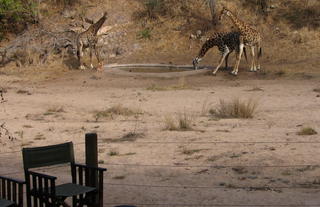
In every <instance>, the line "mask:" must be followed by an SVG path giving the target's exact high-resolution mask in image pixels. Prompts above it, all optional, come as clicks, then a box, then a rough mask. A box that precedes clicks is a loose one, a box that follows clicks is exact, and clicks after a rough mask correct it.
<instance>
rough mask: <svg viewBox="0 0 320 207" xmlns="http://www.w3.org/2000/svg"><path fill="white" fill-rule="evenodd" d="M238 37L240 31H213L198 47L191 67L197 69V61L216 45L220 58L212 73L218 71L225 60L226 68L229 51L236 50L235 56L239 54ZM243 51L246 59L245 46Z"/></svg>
mask: <svg viewBox="0 0 320 207" xmlns="http://www.w3.org/2000/svg"><path fill="white" fill-rule="evenodd" d="M239 37H240V32H237V31H233V32H228V33H226V32H215V33H214V34H213V35H212V36H211V37H210V38H209V39H208V40H207V41H206V42H205V43H204V44H203V46H202V48H201V49H200V51H199V53H198V56H197V57H196V58H195V59H193V62H192V63H193V67H194V69H198V63H199V62H200V61H201V59H202V58H203V57H204V56H205V54H206V53H207V52H208V50H210V49H211V48H213V47H214V46H217V47H218V50H219V51H220V53H221V58H220V61H219V64H218V66H217V67H216V69H215V70H214V71H213V72H212V73H213V75H216V73H217V72H218V70H219V68H220V66H221V65H222V63H223V61H225V64H226V68H228V57H229V55H230V53H232V52H233V51H234V50H235V51H236V56H238V54H239V44H240V42H239ZM243 52H244V55H245V58H246V59H247V54H246V50H245V48H243Z"/></svg>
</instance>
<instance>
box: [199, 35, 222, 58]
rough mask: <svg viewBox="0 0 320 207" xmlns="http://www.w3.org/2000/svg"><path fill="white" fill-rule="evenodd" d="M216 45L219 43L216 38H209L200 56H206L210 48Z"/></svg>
mask: <svg viewBox="0 0 320 207" xmlns="http://www.w3.org/2000/svg"><path fill="white" fill-rule="evenodd" d="M215 45H217V39H216V38H211V39H209V40H207V41H206V42H205V43H204V44H203V46H202V48H201V50H200V51H199V54H198V58H203V57H204V56H205V54H206V53H207V52H208V50H209V49H211V48H212V47H214V46H215Z"/></svg>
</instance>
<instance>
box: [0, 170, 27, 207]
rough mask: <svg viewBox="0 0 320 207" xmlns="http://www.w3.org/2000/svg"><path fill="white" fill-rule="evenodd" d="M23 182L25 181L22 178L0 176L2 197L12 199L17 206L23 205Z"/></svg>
mask: <svg viewBox="0 0 320 207" xmlns="http://www.w3.org/2000/svg"><path fill="white" fill-rule="evenodd" d="M24 184H25V182H24V181H22V180H18V179H13V178H8V177H4V176H0V185H1V186H2V189H0V192H2V196H3V198H4V199H6V200H10V201H13V202H14V203H15V206H17V207H22V206H23V185H24Z"/></svg>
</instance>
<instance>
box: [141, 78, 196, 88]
mask: <svg viewBox="0 0 320 207" xmlns="http://www.w3.org/2000/svg"><path fill="white" fill-rule="evenodd" d="M186 89H191V86H189V85H188V84H187V82H186V79H185V78H184V77H182V78H179V80H178V83H177V84H175V85H171V86H158V85H156V84H152V85H151V86H150V87H148V88H147V90H150V91H170V90H186Z"/></svg>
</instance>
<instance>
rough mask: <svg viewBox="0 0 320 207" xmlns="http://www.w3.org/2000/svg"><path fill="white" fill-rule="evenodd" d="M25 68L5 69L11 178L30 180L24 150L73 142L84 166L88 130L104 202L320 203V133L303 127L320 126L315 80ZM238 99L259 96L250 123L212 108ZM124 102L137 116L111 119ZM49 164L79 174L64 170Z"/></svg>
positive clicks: (2, 169)
mask: <svg viewBox="0 0 320 207" xmlns="http://www.w3.org/2000/svg"><path fill="white" fill-rule="evenodd" d="M17 72H19V71H17ZM30 73H31V72H30ZM17 74H18V73H16V75H12V74H10V75H8V74H7V73H5V72H3V73H2V74H0V79H1V87H2V88H3V89H4V90H3V91H4V93H3V101H2V103H1V105H0V124H1V123H4V125H2V128H1V129H0V130H1V131H0V132H1V133H2V134H1V137H0V143H1V146H0V154H1V162H0V174H1V175H4V174H7V175H10V176H11V177H16V178H23V173H22V162H21V152H20V151H21V147H31V146H42V145H49V144H55V143H61V142H66V141H72V142H74V144H75V149H76V159H77V161H79V162H83V160H84V145H83V142H84V135H85V133H88V132H97V133H98V137H99V163H100V166H102V167H106V168H108V172H107V173H106V176H105V182H106V183H105V206H114V205H115V204H135V205H136V206H216V205H226V206H236V205H239V206H240V205H242V206H258V205H272V206H281V205H287V206H306V205H307V206H318V205H320V199H319V196H318V195H319V192H320V190H319V183H320V177H319V173H320V161H319V158H318V153H319V146H320V141H319V138H320V137H319V134H316V135H311V136H301V135H298V134H297V132H299V131H300V130H301V129H302V128H304V127H311V128H313V129H314V130H316V131H318V132H320V128H319V126H320V97H319V96H320V93H319V91H320V79H319V78H318V77H317V76H303V75H300V76H290V77H287V76H285V77H281V74H278V75H275V74H273V75H267V76H266V77H264V76H260V75H256V74H253V73H249V72H245V71H241V72H240V74H239V77H236V78H235V77H231V76H230V75H229V74H228V73H227V72H226V71H221V72H219V73H218V75H217V76H216V77H213V76H209V75H198V76H192V77H184V78H171V79H170V78H169V79H164V78H141V77H139V78H137V77H125V76H116V75H111V74H109V73H107V72H102V73H101V72H100V73H99V72H94V71H64V73H63V74H64V75H63V76H58V75H57V76H54V74H53V73H52V72H51V73H48V74H49V75H48V74H47V73H46V72H45V71H42V72H39V73H38V75H37V76H34V74H35V73H34V72H33V73H32V74H33V76H31V75H30V76H28V75H27V74H24V77H23V78H22V77H21V76H19V75H17ZM60 75H61V74H60ZM234 98H240V99H241V100H249V99H253V100H255V101H257V103H258V109H257V111H256V113H255V114H254V117H253V118H252V119H216V118H215V117H213V116H210V115H209V113H208V111H209V109H215V108H217V106H218V105H219V102H220V100H221V99H224V100H226V101H230V100H232V99H234ZM119 105H122V106H123V107H127V108H128V109H130V111H132V112H134V113H127V114H124V115H115V114H114V115H112V116H108V117H104V116H103V113H102V112H103V111H104V110H106V109H108V108H111V107H114V106H119ZM179 114H180V115H181V114H184V115H186V116H187V117H188V118H190V119H191V123H192V129H190V130H188V131H169V130H165V124H166V121H165V120H166V117H167V118H168V117H171V118H172V119H175V118H176V117H178V116H179ZM6 130H7V131H6ZM6 132H7V133H6ZM9 135H10V137H13V139H12V140H9V139H8V138H9ZM130 135H131V136H130ZM132 135H135V136H132ZM308 165H311V166H308ZM45 171H46V172H48V173H53V174H57V173H59V177H60V182H64V181H67V180H68V179H69V177H68V176H67V172H68V168H66V167H58V168H53V169H46V170H45Z"/></svg>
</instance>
